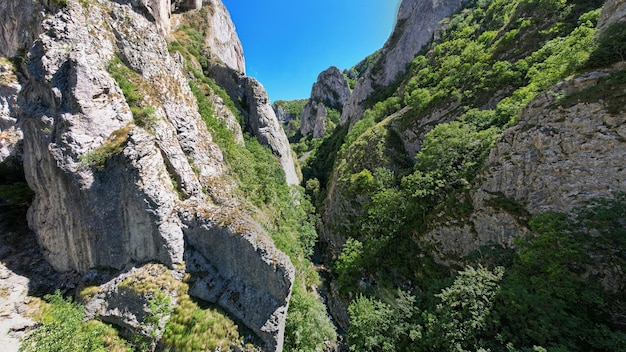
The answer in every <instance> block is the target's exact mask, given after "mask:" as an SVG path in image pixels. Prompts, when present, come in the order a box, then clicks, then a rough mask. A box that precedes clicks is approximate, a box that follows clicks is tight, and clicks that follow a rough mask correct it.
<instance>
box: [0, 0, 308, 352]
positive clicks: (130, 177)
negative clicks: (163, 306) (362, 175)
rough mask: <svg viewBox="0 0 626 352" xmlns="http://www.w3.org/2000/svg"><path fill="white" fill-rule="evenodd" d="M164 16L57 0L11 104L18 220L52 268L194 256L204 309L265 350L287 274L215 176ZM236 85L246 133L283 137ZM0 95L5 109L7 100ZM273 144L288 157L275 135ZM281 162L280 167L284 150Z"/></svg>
mask: <svg viewBox="0 0 626 352" xmlns="http://www.w3.org/2000/svg"><path fill="white" fill-rule="evenodd" d="M166 2H167V3H168V5H170V4H169V1H166ZM192 3H193V4H198V3H197V2H192ZM185 4H187V3H185ZM213 4H214V5H215V6H216V8H223V5H222V4H221V2H219V1H217V2H213ZM161 5H163V6H161ZM133 6H135V7H133ZM146 6H148V7H149V6H152V7H150V8H149V11H148V12H147V14H146V12H145V11H144V10H146V8H147V7H146ZM159 6H161V7H159ZM170 6H171V5H170ZM185 6H191V5H189V4H187V5H185ZM192 7H193V6H192ZM167 8H168V6H165V3H164V2H143V1H142V2H131V4H128V3H126V2H124V3H122V4H120V3H117V2H111V1H104V0H98V1H95V0H94V1H89V2H83V1H73V0H70V1H68V4H67V6H65V7H64V8H62V9H60V10H58V11H56V12H53V13H48V14H47V17H48V19H46V20H45V21H44V22H43V34H42V35H41V36H40V38H39V39H38V40H37V41H36V42H35V44H34V45H33V46H32V49H31V50H30V51H29V53H28V56H27V61H26V62H25V64H24V65H23V67H22V71H23V75H24V79H23V81H22V82H21V83H22V88H21V90H20V91H19V96H18V105H19V120H20V125H21V126H22V129H23V133H24V169H25V173H26V179H27V181H28V184H29V186H30V187H31V188H32V189H33V191H34V192H35V200H34V202H33V204H32V205H31V208H30V210H29V213H28V221H29V225H30V227H31V228H32V229H33V230H34V231H35V233H36V235H37V238H38V241H39V244H40V246H41V247H42V249H43V251H44V256H45V257H46V259H47V260H48V261H49V262H50V263H51V264H52V265H53V266H54V267H55V268H56V269H57V270H59V271H78V272H81V273H85V272H87V271H89V270H90V269H93V268H110V269H115V270H122V269H125V268H129V267H132V266H134V265H139V264H141V263H145V262H157V263H161V264H164V265H166V266H168V267H170V268H172V267H174V266H176V265H178V264H181V263H183V260H184V259H185V258H186V256H187V255H188V253H187V251H188V250H191V249H190V248H193V251H194V253H195V254H194V255H195V256H196V257H199V258H202V260H201V262H202V263H207V264H206V265H207V268H205V269H206V270H204V269H203V268H202V267H195V268H194V269H193V270H190V271H189V272H191V273H192V275H193V273H204V272H205V271H208V272H212V273H214V274H215V275H214V277H215V278H219V280H221V282H223V290H222V291H220V292H222V294H221V295H216V296H214V297H216V299H215V301H216V302H217V303H218V304H220V305H222V306H223V307H224V308H225V309H226V310H227V311H229V312H230V313H231V314H233V315H234V316H236V317H237V318H239V319H241V321H242V322H243V323H244V324H246V325H247V326H248V327H249V328H250V329H251V330H252V331H254V332H255V333H257V334H258V335H259V337H260V338H261V339H262V340H263V341H264V343H265V345H266V346H265V347H266V348H267V350H270V351H280V350H282V342H283V333H284V324H285V317H286V309H287V306H288V302H289V297H290V294H291V286H292V284H293V281H294V269H293V266H292V265H291V263H290V261H289V259H288V258H287V257H286V256H285V255H284V254H283V253H281V252H279V251H278V250H276V248H275V247H274V245H273V243H272V241H271V240H270V239H269V237H268V236H267V234H266V233H265V231H264V230H263V229H262V228H261V227H260V226H258V225H257V224H256V223H254V221H253V220H252V219H250V218H249V217H248V216H246V215H245V214H244V213H243V212H239V211H238V210H237V201H236V199H230V198H229V197H228V194H227V193H228V191H227V190H228V187H229V186H228V185H224V183H223V182H219V181H218V180H219V179H220V178H221V177H222V176H223V172H224V165H223V161H222V154H221V152H220V150H219V148H218V147H217V145H215V144H214V143H212V141H211V135H210V134H209V133H208V131H207V128H206V126H205V124H204V122H203V121H202V120H201V118H200V115H199V113H198V111H197V103H196V100H195V98H194V96H193V94H192V93H191V91H190V89H189V86H188V83H187V81H186V78H185V75H184V74H183V70H182V63H181V62H180V59H177V56H171V55H170V54H169V52H168V50H167V43H166V41H165V38H164V36H163V33H164V32H167V28H169V27H168V26H169V24H168V21H169V15H170V12H171V7H170V8H169V10H167V11H165V10H164V9H167ZM176 8H178V9H182V8H183V7H180V6H178V7H176ZM138 10H139V11H138ZM142 13H143V15H142ZM144 15H145V17H144ZM226 15H227V13H226ZM226 15H224V14H223V16H226ZM159 16H161V17H159ZM166 17H167V18H166ZM159 18H160V19H159ZM222 20H223V18H222ZM157 27H158V28H159V31H156V30H155V28H157ZM29 46H30V45H29ZM235 46H237V45H235ZM236 51H237V50H235V52H236ZM118 58H119V59H118ZM119 67H126V69H127V70H129V72H132V74H126V76H127V78H128V79H130V80H131V81H132V84H134V85H135V86H136V89H137V91H138V92H139V93H140V94H141V96H142V97H141V98H140V99H136V98H135V99H136V101H133V102H132V103H131V104H129V102H130V99H129V100H128V102H127V99H126V98H125V97H124V92H123V91H122V90H121V89H120V86H119V85H118V83H117V82H116V81H115V80H114V79H113V77H112V73H111V72H112V71H113V70H115V69H116V68H119ZM246 82H248V83H247V85H246V89H247V92H246V93H247V95H246V96H248V97H249V102H251V104H250V105H251V109H250V112H249V115H248V116H249V121H248V124H249V126H254V127H253V129H254V130H255V131H257V133H258V135H259V136H265V137H264V138H265V142H266V143H268V144H271V143H276V141H275V140H271V138H272V136H273V134H275V135H279V134H280V132H282V130H281V129H280V127H279V126H278V125H277V124H278V123H277V122H276V119H275V115H273V111H272V110H271V107H269V102H268V101H267V98H266V96H265V99H264V98H263V94H264V90H263V89H262V87H261V86H260V85H259V84H257V83H256V82H254V81H253V80H251V79H249V78H246ZM12 94H13V93H12ZM3 96H4V97H5V98H6V99H5V100H4V101H8V102H9V103H8V105H11V104H12V103H11V101H10V96H11V95H10V94H6V95H5V94H4V91H3ZM7 97H8V98H7ZM7 99H9V100H7ZM4 105H7V104H4V103H3V106H4ZM142 118H143V119H144V120H141V119H142ZM255 122H256V125H254V123H255ZM275 125H276V126H278V127H276V126H275ZM282 135H283V136H284V132H283V133H282ZM284 144H285V145H286V149H287V150H289V146H288V144H287V143H286V137H285V143H284ZM275 152H276V151H275ZM289 160H290V162H291V167H292V168H293V161H292V160H291V155H290V154H289ZM293 170H294V171H293V174H294V175H295V168H293ZM288 180H290V181H292V182H297V181H293V178H289V177H288ZM296 180H297V177H296ZM225 193H226V194H225ZM209 194H210V195H211V196H209ZM224 194H225V195H224ZM218 195H220V196H218ZM222 207H226V208H227V209H222ZM209 267H210V268H209ZM198 292H202V291H201V290H200V291H198ZM232 297H238V298H239V299H238V300H235V299H232ZM257 304H259V306H257ZM103 316H104V315H103Z"/></svg>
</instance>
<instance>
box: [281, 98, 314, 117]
mask: <svg viewBox="0 0 626 352" xmlns="http://www.w3.org/2000/svg"><path fill="white" fill-rule="evenodd" d="M308 101H309V100H308V99H297V100H276V101H275V102H274V104H273V105H274V106H275V107H277V108H278V107H280V108H282V109H283V110H284V111H285V112H286V113H287V114H291V115H294V116H296V118H300V115H302V110H303V109H304V106H305V105H306V103H307V102H308Z"/></svg>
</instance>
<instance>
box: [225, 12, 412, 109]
mask: <svg viewBox="0 0 626 352" xmlns="http://www.w3.org/2000/svg"><path fill="white" fill-rule="evenodd" d="M223 2H224V5H226V8H227V9H228V11H229V12H230V15H231V17H232V19H233V22H234V23H235V26H236V27H237V33H238V34H239V39H240V40H241V42H242V44H243V50H244V56H245V59H246V70H247V74H248V76H252V77H254V78H256V79H258V80H259V81H260V82H261V83H262V84H263V86H264V87H265V89H267V91H268V94H269V96H270V99H271V100H272V101H276V100H280V99H282V100H292V99H302V98H308V97H309V94H310V93H311V86H312V85H313V83H314V82H315V80H316V79H317V75H318V74H319V73H320V72H322V71H323V70H325V69H326V68H328V67H330V66H337V67H339V68H340V69H344V68H350V67H352V66H354V65H355V64H357V63H358V62H359V61H361V60H362V59H363V58H365V57H366V56H367V55H369V54H371V53H373V52H374V51H376V50H378V49H380V48H381V47H382V46H383V44H384V43H385V41H386V40H387V38H388V37H389V35H390V34H391V31H392V29H393V26H394V24H395V19H396V13H397V10H398V6H399V5H400V0H305V1H302V2H300V1H293V0H291V1H287V0H265V1H259V0H223Z"/></svg>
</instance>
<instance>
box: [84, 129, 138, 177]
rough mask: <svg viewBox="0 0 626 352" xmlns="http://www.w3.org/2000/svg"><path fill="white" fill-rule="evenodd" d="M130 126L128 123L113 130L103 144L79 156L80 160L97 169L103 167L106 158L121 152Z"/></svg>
mask: <svg viewBox="0 0 626 352" xmlns="http://www.w3.org/2000/svg"><path fill="white" fill-rule="evenodd" d="M131 128H132V126H131V125H128V126H126V127H124V128H121V129H119V130H115V131H113V132H112V133H111V136H109V139H107V140H106V141H105V142H104V144H102V145H101V146H99V147H97V148H95V149H93V150H91V151H90V152H88V153H85V154H83V155H81V156H80V161H81V162H82V163H83V164H85V165H87V166H94V167H95V168H96V169H98V170H102V169H104V167H105V166H106V162H107V160H109V159H110V158H111V157H113V156H114V155H117V154H120V153H122V151H124V146H125V145H126V141H127V139H128V133H129V132H130V130H131Z"/></svg>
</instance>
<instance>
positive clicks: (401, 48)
mask: <svg viewBox="0 0 626 352" xmlns="http://www.w3.org/2000/svg"><path fill="white" fill-rule="evenodd" d="M464 2H465V0H403V1H402V3H401V4H400V9H399V11H398V17H397V22H396V27H395V29H394V31H393V33H392V34H391V37H390V38H389V39H388V40H387V42H386V43H385V45H384V46H383V48H382V51H381V53H380V55H379V56H378V57H377V58H376V60H374V62H373V63H372V64H371V65H370V66H369V67H368V68H367V71H366V72H365V74H364V76H363V78H362V79H360V80H359V82H358V83H357V85H356V86H355V88H354V90H353V91H352V95H351V96H350V99H348V102H347V103H346V105H345V107H344V110H343V113H342V114H341V124H342V125H345V124H347V123H348V124H350V126H352V125H354V123H356V121H358V120H360V119H361V117H362V115H363V111H364V103H365V101H366V100H367V98H368V97H369V96H370V95H371V94H372V93H373V92H374V91H375V90H376V89H379V88H383V87H386V86H388V85H390V84H392V83H393V82H394V80H395V79H396V78H397V77H398V75H399V74H401V73H403V72H405V70H406V66H407V64H409V63H411V62H412V61H413V59H414V58H415V55H417V53H418V52H419V51H420V50H421V49H422V47H423V46H424V45H425V44H427V43H428V42H429V41H430V40H432V39H433V35H434V33H435V31H436V29H437V26H438V25H439V22H440V21H441V20H443V19H445V18H446V17H449V16H450V15H452V14H453V13H454V12H456V11H457V10H459V9H460V8H461V5H462V4H463V3H464Z"/></svg>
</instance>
